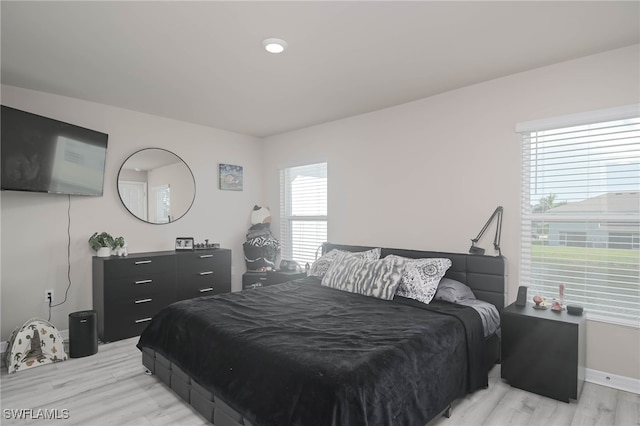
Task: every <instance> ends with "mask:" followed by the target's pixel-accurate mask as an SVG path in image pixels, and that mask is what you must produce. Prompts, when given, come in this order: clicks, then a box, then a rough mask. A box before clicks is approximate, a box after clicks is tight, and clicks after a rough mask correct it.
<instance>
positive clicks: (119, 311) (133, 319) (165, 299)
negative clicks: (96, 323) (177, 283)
mask: <svg viewBox="0 0 640 426" xmlns="http://www.w3.org/2000/svg"><path fill="white" fill-rule="evenodd" d="M172 301H173V298H172V297H170V296H169V295H167V294H158V295H155V296H150V297H145V298H139V299H129V300H121V301H118V302H114V303H112V304H111V305H110V306H109V308H108V309H107V310H106V311H105V312H104V321H105V323H106V324H105V325H106V326H105V327H104V340H106V341H113V340H120V339H125V338H127V337H132V336H136V335H138V334H140V333H141V332H142V330H144V329H145V327H146V326H147V325H148V324H149V322H150V321H151V319H152V318H153V316H154V315H155V314H157V313H158V312H159V311H160V310H161V309H162V308H164V307H166V306H167V305H169V304H170V303H172Z"/></svg>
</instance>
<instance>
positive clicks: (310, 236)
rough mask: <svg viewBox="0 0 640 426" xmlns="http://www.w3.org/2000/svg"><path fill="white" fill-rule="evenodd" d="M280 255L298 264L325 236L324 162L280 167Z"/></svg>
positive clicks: (310, 258) (311, 257) (312, 253)
mask: <svg viewBox="0 0 640 426" xmlns="http://www.w3.org/2000/svg"><path fill="white" fill-rule="evenodd" d="M280 212H281V223H280V243H281V250H282V252H281V256H282V259H287V260H295V261H296V262H298V263H299V264H300V265H301V266H304V265H305V264H306V263H307V262H308V263H312V262H313V261H314V260H315V255H316V250H317V249H318V247H320V245H321V244H322V243H323V242H325V241H326V240H327V163H319V164H309V165H306V166H299V167H290V168H287V169H283V170H280Z"/></svg>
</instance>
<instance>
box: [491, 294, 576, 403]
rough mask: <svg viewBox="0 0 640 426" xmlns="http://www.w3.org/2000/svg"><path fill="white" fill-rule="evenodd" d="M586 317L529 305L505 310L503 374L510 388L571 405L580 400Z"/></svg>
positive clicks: (503, 324)
mask: <svg viewBox="0 0 640 426" xmlns="http://www.w3.org/2000/svg"><path fill="white" fill-rule="evenodd" d="M585 335H586V318H585V317H584V316H574V315H569V314H568V313H567V312H566V311H562V312H554V311H552V310H551V308H549V309H546V310H538V309H534V308H533V305H532V304H530V303H528V304H527V305H526V306H523V307H520V306H516V305H515V304H512V305H509V306H507V307H506V308H505V309H504V310H503V311H502V366H501V375H502V378H503V379H505V380H506V381H507V382H508V383H509V384H510V385H511V386H513V387H516V388H519V389H523V390H526V391H529V392H534V393H537V394H539V395H543V396H547V397H549V398H554V399H557V400H560V401H564V402H569V399H570V398H571V399H576V400H577V399H578V396H579V395H580V391H581V390H582V385H583V384H584V374H585V353H586V349H585V340H586V339H585Z"/></svg>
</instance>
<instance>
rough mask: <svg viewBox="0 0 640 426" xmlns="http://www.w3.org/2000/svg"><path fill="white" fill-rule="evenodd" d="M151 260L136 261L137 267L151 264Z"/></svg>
mask: <svg viewBox="0 0 640 426" xmlns="http://www.w3.org/2000/svg"><path fill="white" fill-rule="evenodd" d="M151 262H152V261H151V260H138V261H136V265H144V264H145V263H151Z"/></svg>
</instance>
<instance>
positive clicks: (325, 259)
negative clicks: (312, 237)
mask: <svg viewBox="0 0 640 426" xmlns="http://www.w3.org/2000/svg"><path fill="white" fill-rule="evenodd" d="M380 251H381V249H380V248H374V249H371V250H366V251H358V252H353V253H351V252H348V251H344V250H338V249H333V250H331V251H330V252H329V253H326V254H324V255H322V256H321V257H320V258H319V259H318V260H316V261H315V262H313V265H311V268H309V272H308V273H307V276H309V277H318V278H322V277H323V276H324V274H326V273H327V270H328V269H329V266H331V264H332V263H333V261H334V260H335V258H336V256H337V255H338V253H351V254H354V255H355V256H356V257H359V258H361V259H367V260H378V259H380Z"/></svg>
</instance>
